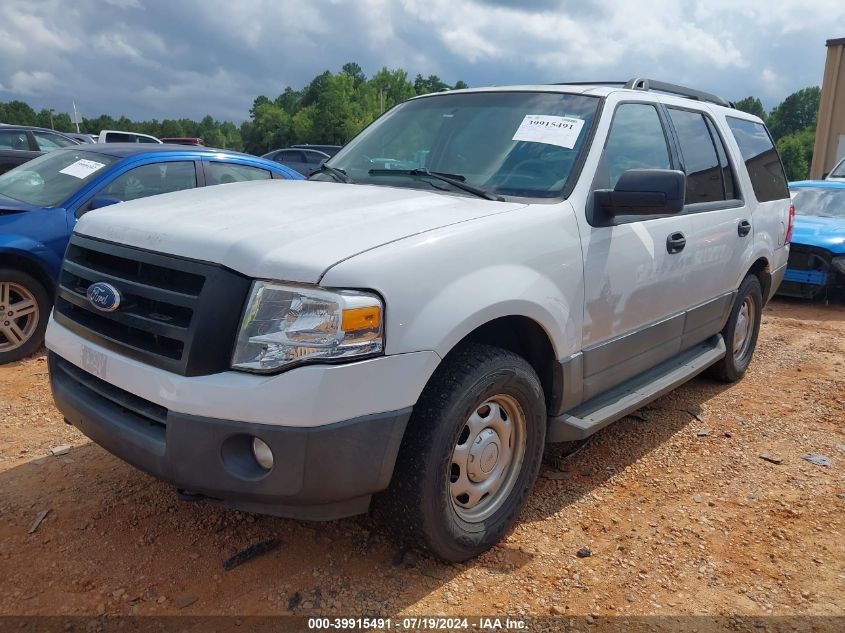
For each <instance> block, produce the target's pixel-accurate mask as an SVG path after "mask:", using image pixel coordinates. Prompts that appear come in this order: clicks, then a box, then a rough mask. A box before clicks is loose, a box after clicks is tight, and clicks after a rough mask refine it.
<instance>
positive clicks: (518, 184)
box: [315, 92, 599, 198]
mask: <svg viewBox="0 0 845 633" xmlns="http://www.w3.org/2000/svg"><path fill="white" fill-rule="evenodd" d="M598 104H599V99H598V98H597V97H591V96H584V95H573V94H562V93H544V92H477V93H458V94H446V95H441V96H432V97H423V98H421V99H414V100H411V101H407V102H405V103H403V104H401V105H399V106H397V107H396V108H394V109H393V110H391V111H390V112H388V113H387V114H385V115H384V116H383V117H382V118H381V119H379V120H377V121H376V122H375V123H373V124H372V125H371V126H370V127H369V128H367V129H366V130H364V131H363V132H362V133H361V134H359V135H358V136H357V137H356V138H355V139H353V140H352V141H351V142H350V143H349V145H347V146H346V147H344V148H343V149H342V150H341V151H340V152H339V153H338V154H337V155H336V156H335V157H334V158H332V159H331V160H330V161H329V164H330V165H331V166H332V167H334V168H336V169H341V170H343V171H344V172H345V173H346V174H347V175H348V176H349V178H351V179H352V180H353V181H354V182H356V183H368V184H381V185H390V186H406V187H418V188H426V189H431V188H436V189H442V190H446V191H455V192H460V191H461V190H460V189H458V188H457V187H453V186H452V185H450V184H448V183H445V182H444V181H442V180H438V179H436V178H432V177H430V176H426V175H425V174H424V173H422V172H423V171H424V170H428V171H430V172H434V173H436V174H442V175H445V176H448V177H451V178H452V179H454V180H459V181H461V182H462V183H465V184H467V185H471V186H474V187H476V188H478V189H482V190H484V191H486V192H489V193H490V194H495V195H505V196H518V197H528V198H555V197H558V196H560V195H561V193H562V191H563V189H564V188H565V187H566V184H567V182H568V180H569V177H570V175H571V173H572V169H573V166H574V165H575V164H576V160H577V158H578V155H579V153H580V152H581V150H582V148H583V147H584V144H585V139H586V138H587V137H588V135H589V130H590V127H591V125H592V122H593V118H594V117H595V113H596V109H597V107H598ZM397 170H398V171H403V170H404V172H405V173H394V174H391V173H389V172H390V171H397ZM330 178H331V176H330V175H329V174H326V173H322V174H319V175H317V176H315V179H320V180H327V179H330Z"/></svg>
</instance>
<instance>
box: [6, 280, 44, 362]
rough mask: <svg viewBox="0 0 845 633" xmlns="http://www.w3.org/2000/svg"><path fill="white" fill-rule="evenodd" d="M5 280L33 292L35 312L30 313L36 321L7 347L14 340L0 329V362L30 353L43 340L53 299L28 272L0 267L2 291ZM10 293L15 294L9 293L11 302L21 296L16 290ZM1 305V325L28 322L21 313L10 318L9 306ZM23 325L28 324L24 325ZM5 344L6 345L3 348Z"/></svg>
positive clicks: (13, 359)
mask: <svg viewBox="0 0 845 633" xmlns="http://www.w3.org/2000/svg"><path fill="white" fill-rule="evenodd" d="M4 283H6V284H13V285H14V286H17V287H20V288H22V289H23V290H24V291H25V292H28V293H29V294H30V295H31V296H32V298H33V299H34V301H35V303H36V305H37V312H36V313H35V314H34V315H33V317H34V318H35V319H37V321H36V323H35V324H34V325H33V326H32V329H31V331H30V332H29V333H28V335H27V336H26V338H25V339H24V340H23V342H20V341H16V342H15V343H14V345H15V346H14V347H10V346H11V345H13V344H12V343H11V341H10V339H9V338H8V336H7V335H6V334H4V333H3V331H2V329H0V365H3V364H5V363H10V362H12V361H16V360H20V359H21V358H23V357H25V356H29V355H30V354H32V353H33V352H35V351H36V350H38V348H39V347H40V346H41V344H42V343H43V342H44V331H45V330H46V329H47V320H48V318H49V316H50V308H51V307H52V302H51V301H50V296H49V295H48V294H47V290H46V289H45V288H44V286H42V285H41V283H40V282H39V281H38V280H37V279H35V278H34V277H32V276H31V275H28V274H27V273H25V272H21V271H20V270H15V269H14V268H0V293H2V284H4ZM12 294H13V295H14V296H12V297H11V299H12V301H13V302H14V301H15V299H16V298H17V299H18V300H20V296H19V295H18V294H17V293H16V292H13V293H12ZM2 300H3V297H2V296H0V302H2ZM0 307H2V308H3V310H2V311H0V326H6V324H10V323H12V322H14V323H15V324H24V326H26V324H27V323H28V321H26V319H27V318H28V317H21V318H18V319H14V320H12V317H11V316H10V315H9V312H10V310H9V306H6V305H3V306H0ZM24 329H28V328H26V327H24ZM4 347H6V348H7V349H5V350H4V349H3V348H4Z"/></svg>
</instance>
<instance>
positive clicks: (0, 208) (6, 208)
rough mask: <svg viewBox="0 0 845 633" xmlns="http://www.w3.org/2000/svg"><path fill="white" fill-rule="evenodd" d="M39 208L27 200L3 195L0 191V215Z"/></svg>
mask: <svg viewBox="0 0 845 633" xmlns="http://www.w3.org/2000/svg"><path fill="white" fill-rule="evenodd" d="M39 208H40V207H37V206H35V205H32V204H29V203H28V202H22V201H20V200H15V199H14V198H10V197H9V196H4V195H3V194H2V193H0V216H4V215H12V214H16V213H23V212H24V211H32V210H33V209H39Z"/></svg>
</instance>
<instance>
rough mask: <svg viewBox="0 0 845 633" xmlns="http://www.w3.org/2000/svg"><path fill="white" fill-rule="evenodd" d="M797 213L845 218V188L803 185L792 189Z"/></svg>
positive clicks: (793, 202)
mask: <svg viewBox="0 0 845 633" xmlns="http://www.w3.org/2000/svg"><path fill="white" fill-rule="evenodd" d="M792 204H794V205H795V215H814V216H817V217H823V218H845V189H823V188H821V187H801V188H797V187H796V188H795V189H793V190H792Z"/></svg>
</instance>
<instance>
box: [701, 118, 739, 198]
mask: <svg viewBox="0 0 845 633" xmlns="http://www.w3.org/2000/svg"><path fill="white" fill-rule="evenodd" d="M705 120H706V121H707V129H708V130H710V138H712V139H713V142H714V143H715V144H716V153H717V154H719V164H720V165H721V166H722V184H723V186H724V187H725V200H736V199H738V198H739V197H740V195H739V188H738V187H737V186H736V179H735V178H734V171H733V169H732V168H731V162H730V161H729V160H728V153H727V151H725V143H724V141H722V137H721V136H720V135H719V132H718V130H717V129H716V126H715V125H714V123H713V121H711V120H710V119H709V118H707V117H705Z"/></svg>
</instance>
